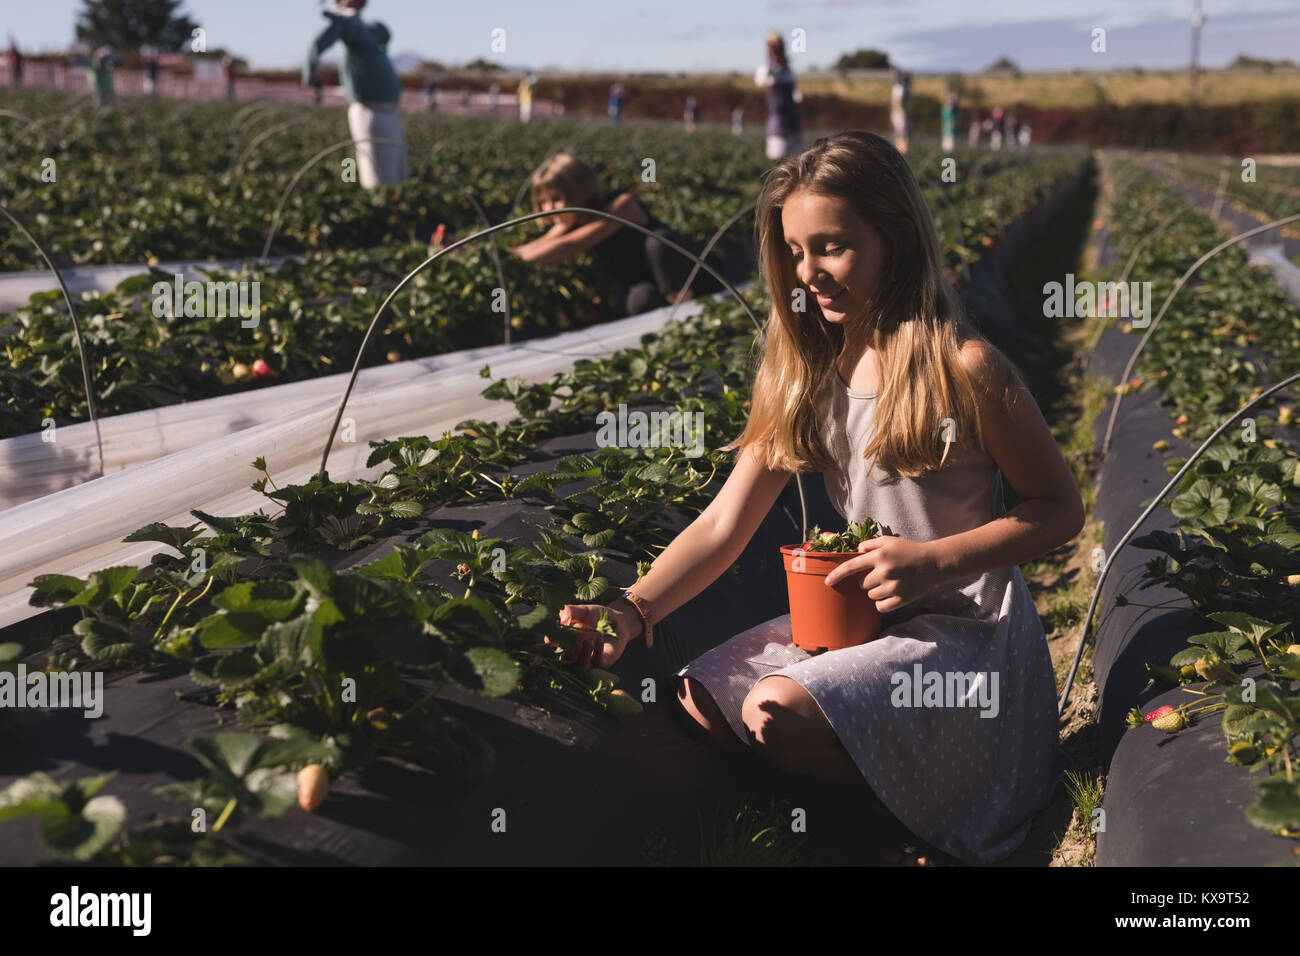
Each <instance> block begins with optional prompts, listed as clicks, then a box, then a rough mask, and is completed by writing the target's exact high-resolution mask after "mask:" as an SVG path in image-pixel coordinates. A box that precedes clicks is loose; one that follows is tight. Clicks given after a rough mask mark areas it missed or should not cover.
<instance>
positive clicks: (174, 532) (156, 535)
mask: <svg viewBox="0 0 1300 956" xmlns="http://www.w3.org/2000/svg"><path fill="white" fill-rule="evenodd" d="M202 533H203V530H202V526H201V525H199V524H192V525H190V526H189V527H187V528H176V527H172V526H171V525H168V524H164V523H163V522H161V521H155V522H153V523H152V524H147V525H145V526H144V527H143V528H137V529H136V530H135V531H132V532H131V533H130V534H129V535H127V536H126V537H125V538H123V539H122V540H123V541H157V542H159V543H160V544H166V545H170V546H171V547H173V548H175V549H176V550H177V551H179V552H180V553H181V554H185V552H186V545H188V544H189V543H190V542H191V541H193V540H194V539H195V538H197V537H199V535H201V534H202Z"/></svg>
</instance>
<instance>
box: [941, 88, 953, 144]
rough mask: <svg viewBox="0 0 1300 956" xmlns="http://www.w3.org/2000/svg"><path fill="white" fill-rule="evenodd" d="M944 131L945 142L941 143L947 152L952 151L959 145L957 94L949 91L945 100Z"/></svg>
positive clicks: (942, 118) (942, 117)
mask: <svg viewBox="0 0 1300 956" xmlns="http://www.w3.org/2000/svg"><path fill="white" fill-rule="evenodd" d="M941 120H942V127H943V128H942V133H943V142H942V144H941V146H942V148H943V151H944V152H945V153H951V152H952V151H953V147H955V146H956V145H957V94H956V93H954V92H952V91H949V92H948V95H947V97H945V98H944V101H943V114H942V116H941Z"/></svg>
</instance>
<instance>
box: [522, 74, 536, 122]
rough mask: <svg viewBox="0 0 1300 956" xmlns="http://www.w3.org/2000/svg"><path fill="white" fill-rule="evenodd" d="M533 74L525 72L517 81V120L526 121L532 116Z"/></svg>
mask: <svg viewBox="0 0 1300 956" xmlns="http://www.w3.org/2000/svg"><path fill="white" fill-rule="evenodd" d="M533 79H534V77H533V75H532V74H531V73H528V74H525V75H524V78H523V79H522V80H520V81H519V122H521V123H527V122H529V121H530V120H531V119H532V118H533Z"/></svg>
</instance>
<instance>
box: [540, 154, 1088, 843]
mask: <svg viewBox="0 0 1300 956" xmlns="http://www.w3.org/2000/svg"><path fill="white" fill-rule="evenodd" d="M758 229H759V242H760V254H761V257H762V265H763V272H764V275H765V278H766V282H767V286H768V291H769V293H770V295H771V300H772V303H773V306H772V310H771V314H770V316H769V319H768V323H767V333H766V336H765V347H764V351H763V355H762V359H761V362H760V364H759V367H758V371H757V373H756V377H755V381H754V388H753V394H752V396H751V402H752V406H751V412H750V416H749V421H748V423H747V425H746V427H745V430H744V432H743V433H742V434H741V435H740V437H739V438H737V439H736V440H735V441H733V442H732V443H731V444H729V445H727V446H725V447H724V449H723V450H733V449H736V448H739V451H740V455H739V458H738V460H737V462H736V464H735V467H734V469H733V470H732V472H731V474H730V476H729V477H728V478H727V481H726V483H725V484H724V486H723V487H722V489H721V490H720V491H719V492H718V494H717V497H716V498H714V500H713V501H712V502H711V503H710V504H709V506H708V507H707V508H706V509H705V510H704V512H703V513H702V514H701V515H700V517H699V518H697V519H696V520H695V521H694V522H692V523H691V525H690V526H689V527H687V528H686V529H685V530H684V531H683V532H682V533H681V534H679V535H678V536H677V538H676V539H674V541H673V542H672V544H671V545H670V546H669V547H668V548H667V549H666V550H665V551H664V552H663V553H662V554H661V555H660V556H659V557H658V559H656V560H655V562H654V564H653V565H652V567H651V569H650V571H649V572H648V573H647V574H646V575H645V576H644V577H642V578H641V579H640V580H639V581H637V583H636V585H635V586H634V587H633V588H632V589H631V590H629V591H627V592H625V595H626V596H625V597H622V598H619V599H618V600H617V601H615V602H614V603H613V605H611V608H610V612H611V614H612V617H613V619H614V622H615V626H616V628H617V631H618V638H617V639H616V640H614V639H602V640H601V643H600V644H599V645H598V646H596V648H595V656H594V658H593V660H592V664H593V666H608V665H609V664H610V663H612V662H613V661H616V660H617V659H618V658H619V656H620V655H621V654H622V653H623V650H624V648H625V647H626V646H627V643H628V642H629V641H631V640H633V639H634V638H636V637H639V636H640V635H641V634H643V633H644V634H645V636H646V639H647V642H649V641H650V640H651V638H652V631H651V627H652V625H653V624H654V623H655V621H658V620H660V619H662V618H663V617H665V616H666V615H668V614H670V613H672V612H673V611H674V610H675V609H677V608H679V607H681V606H682V605H683V604H685V603H686V602H687V601H689V600H690V599H691V598H693V597H695V596H696V595H697V594H699V593H700V592H701V591H703V590H704V589H705V588H706V587H708V585H709V584H710V583H712V582H713V581H714V580H716V579H717V578H718V577H719V575H721V574H722V572H723V571H724V570H725V569H726V568H728V567H730V565H731V564H732V563H733V562H734V561H735V560H736V559H737V557H738V556H739V555H740V553H741V551H742V550H743V549H744V547H745V545H746V543H747V542H748V541H749V539H750V538H751V537H752V535H753V534H754V531H755V530H756V529H757V528H758V526H759V524H760V523H761V522H762V520H763V518H764V517H765V516H766V514H767V513H768V511H769V509H770V508H771V506H772V504H773V503H774V502H775V500H776V499H777V497H778V496H779V494H780V492H781V491H782V489H783V488H784V487H785V486H786V484H787V481H788V480H789V477H790V475H791V473H792V472H806V471H820V472H822V473H823V477H824V478H825V482H826V488H827V492H828V494H829V495H830V498H831V500H832V502H833V503H834V505H835V507H836V510H837V511H839V513H840V514H841V515H842V516H843V517H844V519H845V520H846V522H849V521H861V520H863V519H865V518H867V517H873V518H875V519H876V520H877V521H878V522H880V523H881V525H882V526H883V527H884V528H885V529H886V530H887V532H888V533H887V534H885V535H882V536H878V537H875V538H872V539H870V540H868V541H864V542H863V543H862V545H861V546H860V548H859V550H860V551H861V552H862V553H861V554H860V555H859V556H857V557H855V558H852V559H850V560H848V561H846V562H845V563H844V564H842V565H840V567H839V568H837V569H836V570H835V571H834V572H832V573H831V574H830V575H829V576H828V577H827V583H828V584H835V583H837V582H839V581H840V580H842V579H844V578H849V579H857V580H858V582H859V585H860V586H861V587H862V588H863V589H864V590H865V591H866V592H867V595H868V596H869V597H870V598H871V599H872V600H874V601H875V604H876V608H877V609H878V610H879V611H880V612H881V614H882V618H883V621H882V630H881V633H880V636H879V637H878V638H877V639H875V640H872V641H869V642H867V643H865V644H861V645H858V646H856V647H848V648H844V649H841V650H832V651H827V652H822V653H819V654H815V655H813V654H809V653H808V652H807V651H804V650H802V649H800V648H798V647H796V646H794V645H793V644H792V643H791V635H790V616H789V615H788V614H787V615H783V616H781V617H779V618H776V619H774V620H770V621H766V622H764V623H762V624H759V625H758V626H756V627H752V628H750V629H749V630H746V631H744V632H742V633H740V634H737V635H735V636H734V637H732V638H731V639H730V640H728V641H726V642H724V643H723V644H721V645H720V646H718V647H715V648H714V649H713V650H710V651H708V652H706V653H705V654H703V655H701V656H700V657H698V658H696V659H695V660H693V661H691V662H690V663H688V664H687V665H686V666H685V667H684V668H682V669H681V670H680V671H679V672H678V675H679V680H678V688H677V695H676V706H677V708H679V712H680V715H681V716H682V717H683V719H684V720H685V721H686V722H687V724H688V726H689V727H691V728H692V729H695V728H699V729H700V731H701V732H702V733H705V734H707V735H708V736H709V737H710V738H711V739H712V740H714V741H716V742H717V744H718V745H719V746H721V747H724V748H726V749H729V750H734V751H738V752H744V751H747V750H748V751H753V752H755V753H757V754H759V755H761V756H763V757H765V758H767V759H768V760H769V761H770V762H771V763H772V764H773V765H775V766H776V767H778V768H780V769H782V770H785V771H790V772H795V773H801V774H806V775H810V776H813V777H818V778H822V779H828V780H844V781H849V780H855V781H862V780H865V782H866V783H867V785H868V786H869V787H870V788H871V790H872V791H873V792H874V793H875V794H876V795H877V796H878V797H879V798H880V800H881V801H882V802H883V803H884V804H885V806H886V807H888V808H889V810H890V811H891V812H892V813H893V814H894V815H895V816H897V817H898V819H899V820H900V821H901V822H902V823H903V824H904V825H906V826H907V827H908V828H909V829H910V830H912V831H913V832H914V833H915V834H917V835H918V836H920V837H921V838H923V839H924V840H927V841H929V842H930V843H932V844H933V845H935V846H937V847H938V848H939V849H941V850H943V851H945V852H947V853H950V854H952V855H954V856H956V857H958V858H959V859H962V860H964V861H966V862H972V863H988V862H992V861H995V860H998V859H1001V858H1004V857H1006V856H1008V855H1009V854H1010V853H1011V852H1012V851H1014V850H1015V849H1016V848H1017V847H1018V846H1019V845H1020V844H1021V843H1022V842H1023V841H1024V839H1025V836H1026V835H1027V833H1028V830H1029V826H1030V821H1031V818H1032V817H1033V815H1034V814H1035V813H1036V812H1037V811H1039V810H1040V809H1042V808H1044V807H1045V806H1046V805H1047V804H1048V803H1049V801H1050V800H1051V798H1052V795H1053V792H1054V790H1055V788H1056V785H1057V783H1058V781H1059V779H1060V775H1061V771H1062V769H1063V767H1062V763H1063V760H1062V759H1061V755H1060V753H1059V750H1058V747H1057V712H1056V685H1055V679H1054V677H1053V673H1052V665H1051V660H1050V658H1049V655H1048V650H1047V643H1046V640H1045V635H1044V632H1043V627H1042V624H1041V622H1040V621H1039V617H1038V613H1037V611H1036V609H1035V607H1034V603H1033V600H1032V599H1031V597H1030V594H1029V590H1028V588H1027V587H1026V585H1025V581H1024V578H1023V577H1022V576H1021V574H1020V571H1019V568H1018V567H1017V565H1019V564H1020V563H1022V562H1024V561H1028V560H1030V559H1032V558H1034V557H1035V556H1037V555H1041V554H1044V553H1046V552H1049V551H1051V550H1053V549H1054V548H1056V547H1059V546H1060V545H1062V544H1064V543H1066V542H1068V541H1069V540H1070V539H1072V538H1073V537H1074V536H1075V535H1076V534H1078V532H1079V530H1080V529H1081V528H1082V526H1083V524H1084V511H1083V504H1082V502H1081V500H1080V497H1079V492H1078V489H1077V487H1076V485H1075V482H1074V479H1073V478H1072V476H1071V474H1070V471H1069V469H1068V467H1067V466H1066V464H1065V461H1064V460H1063V458H1062V456H1061V453H1060V450H1059V449H1058V448H1057V446H1056V442H1055V441H1054V439H1053V438H1052V434H1051V432H1050V431H1049V430H1048V427H1047V424H1046V423H1045V422H1044V420H1043V416H1042V415H1041V413H1040V412H1039V410H1038V407H1037V406H1036V404H1035V403H1034V401H1033V398H1032V396H1030V395H1029V393H1028V390H1027V389H1026V388H1025V387H1024V385H1023V384H1022V382H1021V380H1020V377H1019V376H1018V374H1017V372H1016V371H1015V369H1014V368H1013V367H1012V366H1011V364H1010V362H1009V361H1008V360H1007V359H1006V358H1005V357H1004V356H1003V355H1002V353H1001V352H1000V351H998V350H997V349H996V348H994V347H992V346H991V345H990V344H989V343H988V342H987V341H985V340H984V339H983V338H982V337H981V336H980V335H979V334H978V333H977V332H975V331H974V330H973V328H971V327H970V326H969V325H968V323H967V321H966V319H965V318H964V317H963V316H962V314H961V311H960V307H959V304H958V302H957V301H956V298H955V296H954V293H953V292H952V290H951V288H950V287H949V285H948V284H947V283H946V282H945V281H944V279H943V266H942V259H941V258H940V253H939V243H938V238H937V236H936V235H935V230H934V225H933V222H932V221H931V216H930V212H929V210H928V209H927V208H926V205H925V202H924V200H923V199H922V197H921V193H920V190H919V189H918V187H917V184H916V180H915V178H914V177H913V175H912V172H911V170H910V168H909V167H908V165H907V163H906V161H905V160H904V159H903V157H902V156H901V155H900V154H899V152H898V150H896V149H895V148H894V147H893V146H891V145H890V144H889V142H888V141H887V140H885V139H884V138H883V137H880V136H877V135H875V134H873V133H866V132H861V131H852V132H846V133H841V134H839V135H836V136H832V137H829V138H826V139H821V140H819V141H818V142H817V143H815V144H814V145H813V146H812V147H811V148H810V149H809V150H807V151H806V152H804V153H802V154H801V155H798V156H795V157H792V158H790V159H787V160H786V161H784V162H783V163H781V164H780V165H779V166H777V167H775V168H774V169H772V170H771V171H770V172H769V173H768V174H766V176H765V180H764V184H763V189H762V194H761V196H760V199H759V203H758ZM801 302H802V303H806V305H805V308H804V309H803V310H802V311H799V310H798V306H799V304H800V303H801ZM945 438H948V439H951V441H945V440H944V439H945ZM1003 476H1005V477H1006V479H1007V480H1008V481H1009V482H1010V483H1011V486H1012V487H1013V488H1014V489H1015V491H1016V494H1017V496H1018V497H1019V499H1020V503H1019V504H1018V505H1017V506H1016V507H1015V508H1014V509H1012V510H1011V511H1010V512H1009V513H1006V512H1004V506H1003V503H1002V487H1001V482H1002V477H1003ZM602 610H603V609H602V608H600V607H598V606H595V605H568V606H566V607H565V608H564V610H563V611H562V612H561V621H562V622H563V621H566V620H568V621H574V622H577V623H582V624H586V625H588V626H591V625H594V624H595V623H596V621H597V619H598V618H599V615H600V613H601V611H602ZM931 674H934V675H938V678H939V680H941V681H942V682H943V684H942V685H941V686H953V685H954V684H956V683H958V682H965V684H966V686H967V687H972V688H973V687H978V688H979V693H978V694H976V693H975V692H974V690H971V691H970V692H969V693H968V694H966V695H961V696H959V697H958V699H950V698H952V697H955V696H957V695H946V696H945V695H938V697H936V696H935V695H931V694H929V693H926V694H925V695H924V697H923V696H922V695H921V694H920V693H917V692H915V691H912V692H907V693H903V692H902V690H903V689H905V688H907V687H910V686H911V684H912V683H915V682H917V681H918V680H923V681H924V682H925V683H926V684H927V685H931V683H932V678H931V677H930V676H929V675H931ZM952 678H957V681H954V680H953V679H952ZM919 689H920V688H917V689H916V690H919ZM990 691H991V692H992V693H991V694H990V693H989V692H990ZM977 697H978V703H977Z"/></svg>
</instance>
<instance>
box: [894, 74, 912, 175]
mask: <svg viewBox="0 0 1300 956" xmlns="http://www.w3.org/2000/svg"><path fill="white" fill-rule="evenodd" d="M889 121H890V123H891V124H892V125H893V127H894V148H895V149H896V150H898V151H899V152H900V153H902V154H903V155H904V156H906V155H907V146H908V143H909V141H910V140H911V137H912V75H911V74H910V73H905V72H903V71H902V70H899V69H898V68H897V67H895V68H894V85H893V88H892V89H891V90H890V94H889Z"/></svg>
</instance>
